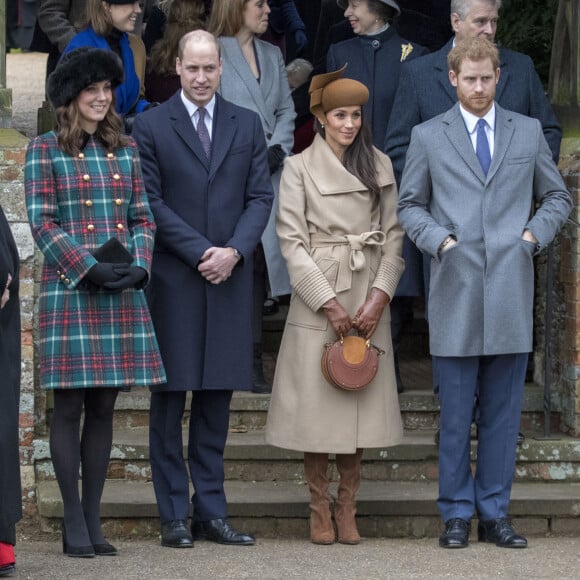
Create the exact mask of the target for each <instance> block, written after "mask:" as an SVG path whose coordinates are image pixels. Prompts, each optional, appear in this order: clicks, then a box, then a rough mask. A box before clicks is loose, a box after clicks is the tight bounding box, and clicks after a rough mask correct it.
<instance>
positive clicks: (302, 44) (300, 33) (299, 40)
mask: <svg viewBox="0 0 580 580" xmlns="http://www.w3.org/2000/svg"><path fill="white" fill-rule="evenodd" d="M294 44H296V54H297V56H300V55H301V54H302V53H303V52H304V49H305V48H306V45H307V44H308V37H307V36H306V32H304V30H302V28H298V29H296V30H295V31H294Z"/></svg>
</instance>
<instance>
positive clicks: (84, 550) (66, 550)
mask: <svg viewBox="0 0 580 580" xmlns="http://www.w3.org/2000/svg"><path fill="white" fill-rule="evenodd" d="M60 529H61V532H62V553H63V554H65V555H66V556H70V557H71V558H94V557H95V549H94V548H93V546H69V545H68V542H67V541H66V530H65V528H64V522H63V523H62V524H61V527H60Z"/></svg>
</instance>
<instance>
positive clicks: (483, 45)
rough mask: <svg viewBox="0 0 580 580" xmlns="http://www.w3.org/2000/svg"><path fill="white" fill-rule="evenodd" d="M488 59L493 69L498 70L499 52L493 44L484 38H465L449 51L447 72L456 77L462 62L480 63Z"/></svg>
mask: <svg viewBox="0 0 580 580" xmlns="http://www.w3.org/2000/svg"><path fill="white" fill-rule="evenodd" d="M488 58H489V59H490V60H491V64H492V66H493V69H494V70H496V69H498V68H499V51H498V49H497V47H496V46H495V44H493V43H492V42H490V41H489V40H487V39H485V38H480V37H475V38H466V39H465V40H462V41H460V42H458V43H457V44H456V45H455V46H454V47H453V48H452V49H451V52H450V53H449V54H448V55H447V63H448V64H449V70H452V71H453V72H454V73H455V74H456V75H458V74H459V71H460V70H461V63H462V62H463V61H464V60H472V61H475V62H480V61H482V60H486V59H488Z"/></svg>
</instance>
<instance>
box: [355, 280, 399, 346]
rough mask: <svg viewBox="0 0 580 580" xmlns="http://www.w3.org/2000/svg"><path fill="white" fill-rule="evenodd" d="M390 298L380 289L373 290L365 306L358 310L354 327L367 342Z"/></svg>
mask: <svg viewBox="0 0 580 580" xmlns="http://www.w3.org/2000/svg"><path fill="white" fill-rule="evenodd" d="M389 300H390V299H389V296H388V295H387V294H385V293H384V292H383V291H382V290H379V289H378V288H373V289H372V290H371V293H370V294H369V297H368V298H367V299H366V300H365V302H364V304H363V305H362V306H361V307H360V308H359V309H358V310H357V313H356V314H355V316H354V318H353V319H352V325H353V327H354V328H356V329H357V330H358V333H359V334H360V335H361V336H364V337H365V338H366V339H367V340H368V339H369V338H370V337H371V336H372V335H373V334H374V332H375V330H376V329H377V326H378V324H379V320H380V319H381V316H382V315H383V310H384V309H385V306H386V305H387V304H388V303H389Z"/></svg>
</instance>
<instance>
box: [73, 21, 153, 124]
mask: <svg viewBox="0 0 580 580" xmlns="http://www.w3.org/2000/svg"><path fill="white" fill-rule="evenodd" d="M81 46H90V47H92V48H102V49H104V50H111V47H110V46H109V43H108V42H107V40H106V38H104V37H103V36H101V35H99V34H97V33H96V32H95V31H94V30H93V29H92V28H91V27H90V26H89V27H88V28H86V29H85V30H82V31H81V32H79V33H78V34H77V35H76V36H74V37H73V39H72V40H71V41H70V42H69V43H68V45H67V47H66V48H65V49H64V51H63V54H66V53H67V52H70V51H71V50H74V49H75V48H80V47H81ZM119 46H120V48H121V60H122V61H123V71H124V73H125V80H124V81H123V83H121V84H120V85H119V86H118V87H117V88H116V89H115V97H116V105H115V109H116V111H117V113H119V115H121V116H124V115H127V114H128V113H140V112H141V111H143V110H145V109H146V108H147V106H148V105H149V102H148V101H147V100H145V99H140V98H139V92H140V90H141V82H140V80H139V77H138V75H137V72H136V71H135V57H134V55H133V50H132V49H131V44H130V40H129V34H128V33H127V32H123V34H121V38H120V40H119Z"/></svg>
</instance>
